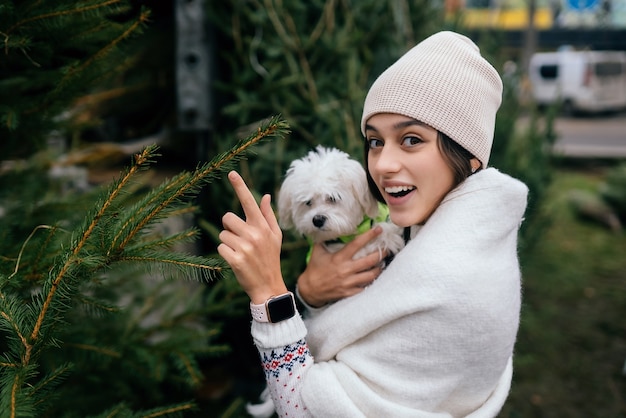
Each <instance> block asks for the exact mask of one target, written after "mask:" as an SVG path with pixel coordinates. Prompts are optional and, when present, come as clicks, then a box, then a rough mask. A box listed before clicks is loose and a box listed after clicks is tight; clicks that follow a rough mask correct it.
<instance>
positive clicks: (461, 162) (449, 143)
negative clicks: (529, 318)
mask: <svg viewBox="0 0 626 418" xmlns="http://www.w3.org/2000/svg"><path fill="white" fill-rule="evenodd" d="M363 144H364V145H363V155H364V162H365V172H366V173H367V184H368V185H369V188H370V192H371V193H372V195H374V197H375V198H376V200H378V201H379V202H381V203H384V202H385V199H383V196H382V195H381V194H380V191H379V190H378V187H377V186H376V183H374V179H372V176H370V170H369V166H368V161H367V154H368V153H369V150H370V147H369V142H368V141H366V140H364V141H363ZM437 146H438V147H439V151H440V152H441V155H442V156H443V159H444V160H445V161H446V162H447V163H448V166H449V167H450V168H451V169H452V174H453V176H454V184H453V185H452V188H453V189H454V188H455V187H456V186H458V185H459V184H461V183H462V182H463V181H464V180H465V179H466V178H468V177H469V176H471V175H472V174H473V173H472V165H471V164H470V160H471V159H472V158H475V157H474V155H473V154H472V153H471V152H469V151H468V150H466V149H465V148H463V147H462V146H461V145H459V144H458V143H456V142H455V141H454V140H453V139H451V138H450V137H449V136H448V135H446V134H444V133H443V132H440V131H437ZM479 170H480V168H479Z"/></svg>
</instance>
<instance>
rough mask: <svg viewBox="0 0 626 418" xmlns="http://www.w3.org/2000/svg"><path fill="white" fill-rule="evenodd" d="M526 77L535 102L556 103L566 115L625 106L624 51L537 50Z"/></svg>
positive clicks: (623, 107) (610, 109)
mask: <svg viewBox="0 0 626 418" xmlns="http://www.w3.org/2000/svg"><path fill="white" fill-rule="evenodd" d="M528 77H529V80H530V82H531V85H532V94H533V98H534V99H535V102H536V103H537V104H538V105H541V106H546V105H552V104H554V103H558V102H560V103H561V104H562V110H563V112H564V113H566V114H573V113H577V112H603V111H613V110H621V109H626V52H617V51H574V50H562V51H558V52H540V53H536V54H534V55H533V56H532V57H531V59H530V65H529V69H528Z"/></svg>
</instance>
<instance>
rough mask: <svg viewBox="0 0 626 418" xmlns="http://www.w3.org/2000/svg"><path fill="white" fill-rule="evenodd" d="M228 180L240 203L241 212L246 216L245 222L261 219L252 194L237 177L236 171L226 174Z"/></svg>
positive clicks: (238, 176) (241, 179) (259, 210)
mask: <svg viewBox="0 0 626 418" xmlns="http://www.w3.org/2000/svg"><path fill="white" fill-rule="evenodd" d="M228 180H229V181H230V184H231V185H232V186H233V189H234V190H235V194H236V195H237V198H238V199H239V202H240V203H241V207H242V208H243V212H244V213H245V215H246V220H254V219H259V217H263V215H262V214H261V209H259V205H258V204H257V203H256V200H255V199H254V196H253V195H252V192H251V191H250V189H249V188H248V186H247V185H246V182H245V181H244V180H243V178H242V177H241V175H239V173H237V172H236V171H231V172H230V173H228Z"/></svg>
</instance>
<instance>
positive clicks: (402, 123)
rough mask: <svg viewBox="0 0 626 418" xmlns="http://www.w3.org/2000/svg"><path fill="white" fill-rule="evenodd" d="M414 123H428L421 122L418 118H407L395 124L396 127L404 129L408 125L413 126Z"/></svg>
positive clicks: (419, 124)
mask: <svg viewBox="0 0 626 418" xmlns="http://www.w3.org/2000/svg"><path fill="white" fill-rule="evenodd" d="M413 125H417V126H426V124H425V123H424V122H420V121H419V120H417V119H411V120H405V121H402V122H398V123H396V124H395V125H393V128H394V129H402V128H406V127H407V126H413Z"/></svg>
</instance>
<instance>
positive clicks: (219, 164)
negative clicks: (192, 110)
mask: <svg viewBox="0 0 626 418" xmlns="http://www.w3.org/2000/svg"><path fill="white" fill-rule="evenodd" d="M288 130H289V127H288V125H287V124H286V123H285V122H284V121H282V120H281V119H280V116H275V117H272V118H271V119H270V120H269V121H268V122H266V123H265V124H263V125H262V126H260V127H259V128H258V129H257V131H256V132H255V133H252V134H251V135H250V136H248V137H247V138H246V139H244V140H243V141H241V142H240V143H238V144H237V145H235V147H234V148H233V149H232V150H231V151H229V152H227V153H225V154H222V155H219V156H217V157H215V158H214V159H213V160H211V162H209V163H208V164H206V165H204V166H202V167H200V168H198V169H196V170H195V171H194V172H193V173H191V174H190V175H189V176H188V175H187V173H183V174H181V175H180V176H178V177H176V178H175V179H174V180H172V186H171V187H170V185H169V184H168V187H166V188H164V190H162V194H159V195H155V196H154V197H153V198H152V199H151V200H150V201H149V202H146V206H150V205H151V204H152V203H153V202H154V201H158V197H162V196H164V195H167V192H170V191H173V193H172V194H170V195H169V196H168V197H166V199H165V200H162V201H160V202H159V203H158V204H157V205H155V206H154V207H151V208H150V209H149V210H148V213H147V214H143V213H142V214H141V218H140V220H139V221H138V222H136V224H135V226H134V227H133V228H132V230H130V231H128V232H127V234H126V238H124V239H123V240H122V242H121V243H120V244H119V246H118V247H117V251H120V252H121V251H123V249H124V248H125V247H126V246H127V245H128V243H129V242H130V241H131V240H132V239H133V238H134V237H135V236H136V235H137V233H138V232H139V231H141V230H142V229H143V228H144V227H145V226H146V225H147V224H149V223H150V222H152V221H154V220H155V219H157V217H158V216H159V214H160V213H161V211H163V210H164V209H165V208H166V207H168V206H169V205H171V204H172V203H173V202H175V201H177V200H178V199H180V198H182V197H183V196H185V195H186V194H188V193H193V192H194V191H197V190H198V189H199V187H201V186H202V185H204V184H205V183H206V182H208V181H210V180H212V179H214V178H216V177H217V175H218V174H219V173H221V172H223V171H224V170H226V169H227V168H229V167H232V166H233V165H234V163H235V162H237V161H240V160H241V159H243V158H244V157H245V156H246V154H247V152H248V151H249V149H250V148H251V147H252V146H254V145H256V144H258V143H259V142H261V141H263V140H269V139H273V138H278V137H282V136H284V135H286V134H287V132H288ZM181 184H182V186H181V187H174V185H181ZM127 224H130V220H129V222H128V223H127Z"/></svg>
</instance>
